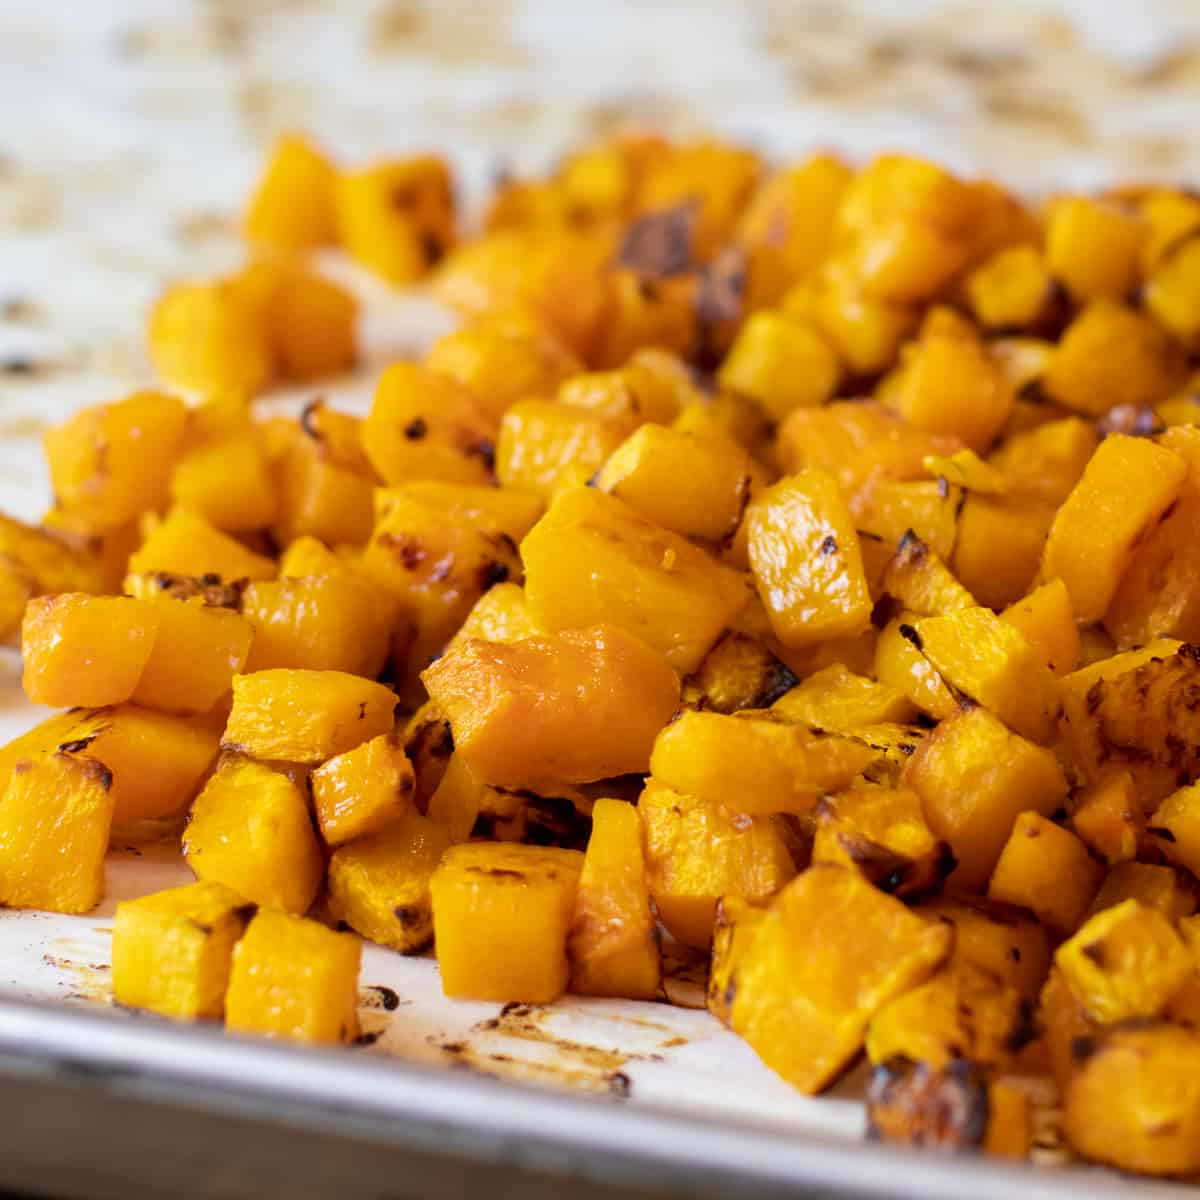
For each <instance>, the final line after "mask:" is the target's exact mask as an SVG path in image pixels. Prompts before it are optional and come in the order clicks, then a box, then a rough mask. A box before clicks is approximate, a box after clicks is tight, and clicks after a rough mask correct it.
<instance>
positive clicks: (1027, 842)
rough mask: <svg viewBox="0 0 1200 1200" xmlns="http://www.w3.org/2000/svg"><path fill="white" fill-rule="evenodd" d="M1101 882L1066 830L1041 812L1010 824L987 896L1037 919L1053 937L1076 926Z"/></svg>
mask: <svg viewBox="0 0 1200 1200" xmlns="http://www.w3.org/2000/svg"><path fill="white" fill-rule="evenodd" d="M1103 878H1104V869H1103V867H1101V866H1100V864H1099V863H1098V862H1096V861H1095V860H1094V859H1093V858H1092V857H1091V856H1090V855H1089V854H1088V851H1087V847H1086V846H1085V845H1084V844H1083V842H1081V841H1080V840H1079V838H1077V837H1076V836H1075V835H1074V834H1073V833H1071V832H1070V830H1068V829H1064V828H1063V827H1062V826H1061V825H1055V824H1054V822H1053V821H1048V820H1046V818H1045V817H1043V816H1042V815H1041V814H1040V813H1036V812H1023V813H1021V814H1020V815H1019V816H1018V817H1017V819H1016V820H1015V821H1014V822H1013V827H1012V833H1011V834H1009V837H1008V841H1006V842H1005V843H1004V849H1003V850H1002V851H1001V852H1000V859H999V861H998V862H997V863H996V867H995V870H993V871H992V878H991V882H990V883H989V884H988V895H989V896H990V897H991V898H992V899H993V900H1000V901H1002V902H1003V903H1005V904H1016V905H1018V906H1019V907H1021V908H1027V909H1029V911H1030V912H1032V913H1035V914H1036V915H1037V918H1038V920H1040V921H1041V922H1042V924H1043V925H1045V926H1046V927H1047V929H1049V930H1050V931H1051V933H1053V934H1055V935H1056V936H1058V937H1066V936H1067V935H1068V934H1071V933H1073V932H1074V931H1075V930H1076V929H1078V928H1079V925H1080V923H1081V922H1082V921H1083V918H1084V916H1085V915H1086V914H1087V911H1088V908H1089V907H1090V906H1091V903H1092V900H1093V898H1094V897H1095V895H1096V892H1097V891H1098V890H1099V888H1100V882H1101V880H1102V879H1103Z"/></svg>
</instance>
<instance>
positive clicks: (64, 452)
mask: <svg viewBox="0 0 1200 1200" xmlns="http://www.w3.org/2000/svg"><path fill="white" fill-rule="evenodd" d="M186 422H187V410H186V409H185V408H184V405H183V401H182V400H180V399H178V398H177V397H175V396H167V395H164V394H162V393H161V392H135V393H134V394H133V395H132V396H129V397H127V398H126V399H124V400H119V401H116V402H115V403H113V404H98V405H95V406H94V407H92V408H85V409H83V410H82V411H81V412H78V413H76V414H75V415H74V416H73V417H71V418H70V419H69V420H67V421H65V422H64V423H63V424H61V425H56V426H54V427H53V428H51V429H49V430H47V432H46V434H45V436H44V438H43V446H44V449H45V452H46V463H47V465H48V466H49V468H50V482H51V484H52V486H53V488H54V494H55V496H56V497H57V502H58V504H59V505H60V506H61V507H62V508H64V509H66V510H67V511H69V512H75V513H79V514H80V515H81V516H84V517H86V518H87V520H88V522H89V524H90V525H91V526H92V527H93V528H95V529H99V530H106V529H114V528H116V527H117V526H118V525H124V524H125V523H126V522H128V521H132V520H133V519H134V518H135V517H139V516H141V514H142V513H143V512H145V511H146V510H147V509H150V510H157V509H161V508H163V507H164V506H165V504H166V501H167V483H168V480H169V479H170V476H171V469H172V467H173V466H174V464H175V460H176V457H177V455H178V454H179V451H180V449H181V448H182V442H183V436H184V428H185V425H186Z"/></svg>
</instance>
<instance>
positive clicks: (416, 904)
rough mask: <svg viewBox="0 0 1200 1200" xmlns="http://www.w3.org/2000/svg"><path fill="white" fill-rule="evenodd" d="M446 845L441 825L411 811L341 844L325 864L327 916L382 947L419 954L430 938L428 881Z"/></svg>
mask: <svg viewBox="0 0 1200 1200" xmlns="http://www.w3.org/2000/svg"><path fill="white" fill-rule="evenodd" d="M449 846H450V837H449V834H448V833H447V831H446V829H445V827H444V826H442V825H439V824H438V823H437V822H436V821H433V820H431V819H430V818H428V817H423V816H421V815H420V814H419V813H415V812H408V813H404V814H403V815H401V816H400V818H399V819H398V820H396V821H393V822H392V823H391V824H390V825H388V827H387V828H386V829H383V830H380V831H379V832H377V833H370V834H367V835H366V836H365V837H360V838H357V839H356V840H355V841H353V842H348V843H347V844H346V845H343V846H339V847H338V848H337V849H336V850H335V851H334V852H333V856H332V857H331V858H330V860H329V879H328V882H327V887H328V902H329V911H330V914H331V915H332V916H333V917H334V918H335V919H336V920H339V921H345V922H346V924H347V925H349V926H350V928H351V929H353V930H354V931H355V932H356V933H360V934H362V936H363V937H365V938H370V940H371V941H373V942H378V943H379V944H380V945H381V946H390V947H391V948H392V949H393V950H399V951H400V952H401V953H402V954H417V953H419V952H420V951H421V950H424V949H425V947H426V946H428V945H429V943H430V941H431V940H432V939H433V907H432V903H431V901H430V892H429V881H430V879H431V878H432V876H433V872H434V870H435V869H436V867H437V865H438V863H439V862H440V861H441V859H442V855H443V854H444V853H445V852H446V850H447V849H448V848H449Z"/></svg>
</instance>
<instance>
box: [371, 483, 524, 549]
mask: <svg viewBox="0 0 1200 1200" xmlns="http://www.w3.org/2000/svg"><path fill="white" fill-rule="evenodd" d="M409 501H415V502H416V503H418V504H423V505H425V507H427V508H432V509H435V510H436V511H437V512H439V513H441V514H443V515H444V516H445V517H446V518H447V519H448V520H450V521H454V522H456V523H461V524H463V525H468V526H470V527H471V528H472V529H476V530H478V531H479V532H480V533H483V534H486V535H488V536H495V535H501V534H502V535H503V536H504V537H507V538H509V539H511V540H512V541H513V542H519V541H520V540H521V539H522V538H523V537H524V536H525V535H526V534H527V533H528V532H529V531H530V529H532V528H533V526H534V525H535V524H536V523H537V520H538V518H539V517H540V516H541V515H542V513H544V512H545V511H546V506H545V505H544V504H543V503H542V501H541V500H539V499H538V498H537V497H536V496H533V495H530V494H529V493H528V492H522V491H517V490H516V489H513V488H504V487H480V486H477V485H473V484H465V483H443V482H442V481H440V480H434V479H419V480H415V481H414V482H412V483H405V484H401V485H400V486H399V487H394V488H376V489H375V517H376V520H377V521H378V522H379V523H380V524H384V523H385V522H386V521H387V519H388V518H389V517H390V516H391V514H392V513H393V512H395V511H396V509H397V508H403V507H404V505H405V504H406V503H407V502H409Z"/></svg>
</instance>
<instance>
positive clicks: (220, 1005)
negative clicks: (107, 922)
mask: <svg viewBox="0 0 1200 1200" xmlns="http://www.w3.org/2000/svg"><path fill="white" fill-rule="evenodd" d="M253 914H254V905H252V904H247V903H246V901H245V900H243V899H242V897H241V896H239V895H238V894H237V892H235V891H232V890H231V889H229V888H227V887H226V886H225V885H224V884H221V883H206V882H198V883H188V884H184V885H183V886H182V887H176V888H169V889H168V890H167V891H163V892H153V893H151V894H150V895H149V896H141V897H139V898H138V899H136V900H123V901H122V902H121V903H120V904H118V905H117V915H116V919H115V920H114V922H113V934H112V987H113V1000H114V1001H115V1002H116V1003H117V1004H120V1005H123V1006H125V1007H126V1008H140V1009H145V1010H146V1011H148V1012H155V1013H158V1014H159V1015H160V1016H163V1017H173V1018H175V1019H176V1020H179V1021H197V1020H211V1021H218V1020H220V1019H221V1017H222V1016H223V1015H224V1013H225V990H226V988H227V987H228V986H229V969H230V965H231V963H232V959H233V947H234V945H235V943H236V942H237V940H238V938H240V937H241V936H242V934H243V932H244V931H245V928H246V922H247V921H248V920H249V919H250V917H251V916H253Z"/></svg>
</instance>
